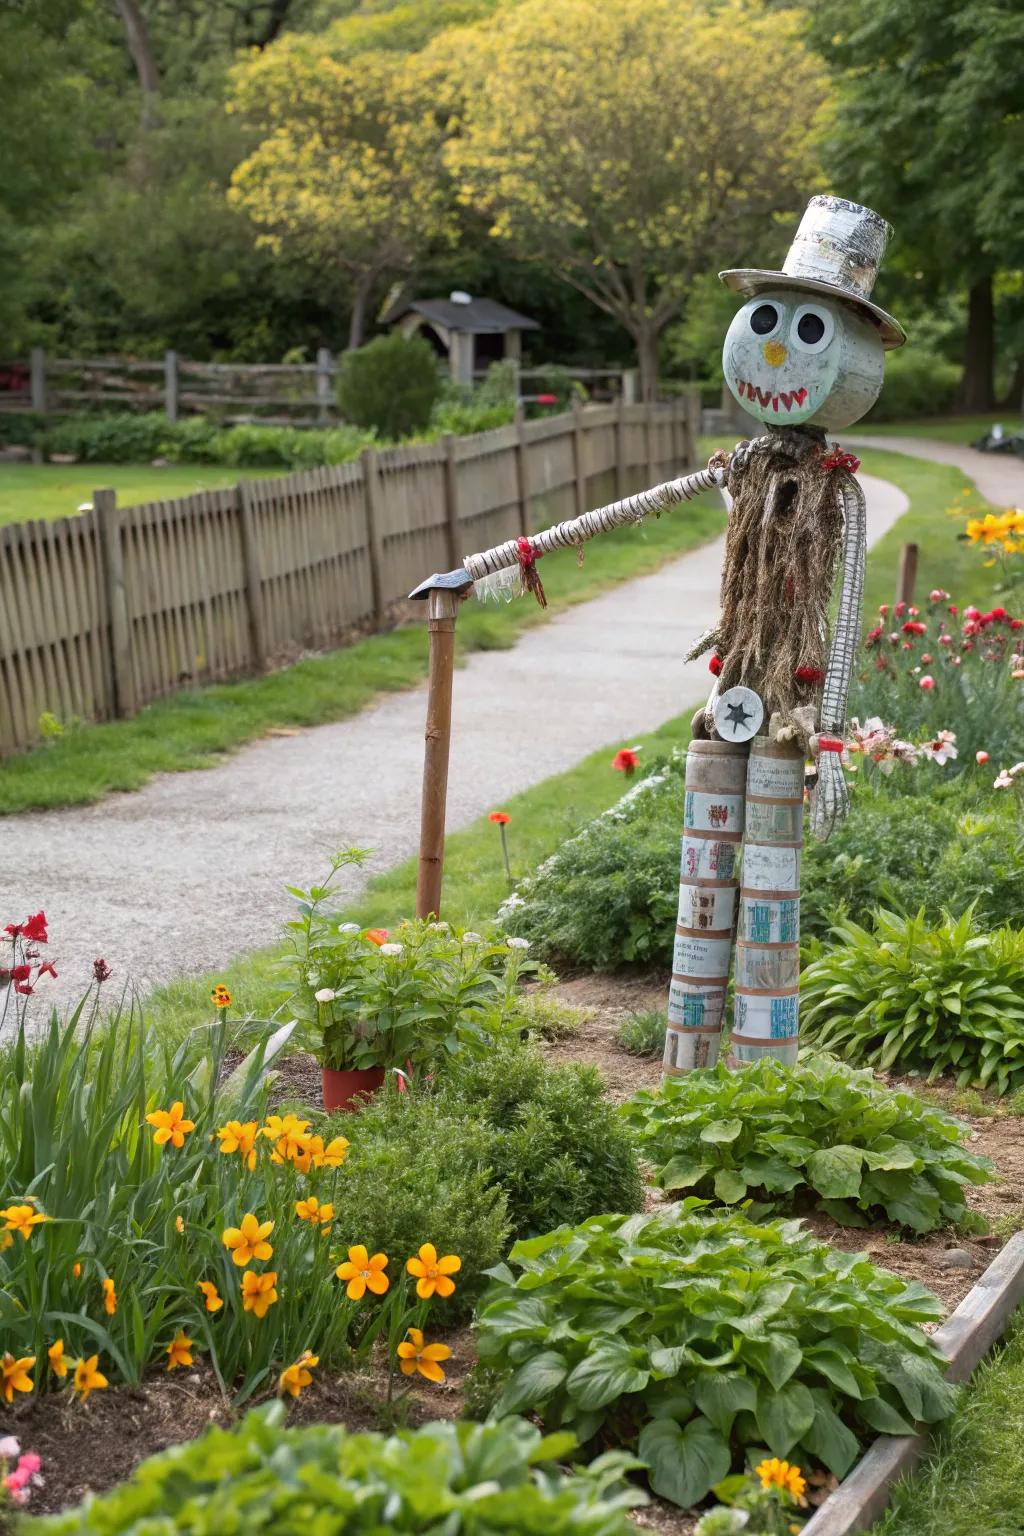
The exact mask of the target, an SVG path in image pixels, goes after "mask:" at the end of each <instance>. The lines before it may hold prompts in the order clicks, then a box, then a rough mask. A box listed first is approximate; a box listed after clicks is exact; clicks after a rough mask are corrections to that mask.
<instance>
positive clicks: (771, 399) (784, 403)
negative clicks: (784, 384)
mask: <svg viewBox="0 0 1024 1536" xmlns="http://www.w3.org/2000/svg"><path fill="white" fill-rule="evenodd" d="M736 387H737V388H738V390H739V392H740V395H741V397H742V396H743V395H746V397H747V399H748V400H755V401H756V402H757V404H758V405H759V406H760V407H761V408H762V410H764V409H766V408H767V407H768V406H769V405H770V406H771V408H772V410H773V411H777V410H778V409H779V407H780V406H781V407H782V409H783V410H785V411H791V410H792V409H793V407H794V406H801V405H803V403H804V401H805V400H806V399H807V391H806V389H790V390H785V389H781V390H779V392H778V394H777V395H773V394H772V392H771V390H770V389H758V387H757V385H756V384H751V383H750V382H749V381H748V380H747V379H737V380H736Z"/></svg>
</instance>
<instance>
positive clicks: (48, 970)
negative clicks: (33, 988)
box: [36, 960, 57, 981]
mask: <svg viewBox="0 0 1024 1536" xmlns="http://www.w3.org/2000/svg"><path fill="white" fill-rule="evenodd" d="M41 976H52V977H53V979H54V981H56V980H57V972H56V971H55V970H54V968H53V965H52V964H51V962H50V961H49V960H45V961H44V962H43V964H42V965H41V966H40V967H39V970H38V971H37V972H36V981H38V980H39V978H40V977H41Z"/></svg>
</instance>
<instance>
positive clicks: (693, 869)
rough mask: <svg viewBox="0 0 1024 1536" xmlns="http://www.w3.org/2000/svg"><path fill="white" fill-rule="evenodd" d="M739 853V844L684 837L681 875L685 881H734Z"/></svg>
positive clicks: (706, 838) (712, 838)
mask: <svg viewBox="0 0 1024 1536" xmlns="http://www.w3.org/2000/svg"><path fill="white" fill-rule="evenodd" d="M739 851H740V850H739V844H738V843H720V842H719V841H718V839H717V838H714V837H686V836H684V837H683V859H682V864H681V866H680V871H679V872H680V875H681V877H682V879H684V880H734V879H735V878H736V862H737V857H738V855H739Z"/></svg>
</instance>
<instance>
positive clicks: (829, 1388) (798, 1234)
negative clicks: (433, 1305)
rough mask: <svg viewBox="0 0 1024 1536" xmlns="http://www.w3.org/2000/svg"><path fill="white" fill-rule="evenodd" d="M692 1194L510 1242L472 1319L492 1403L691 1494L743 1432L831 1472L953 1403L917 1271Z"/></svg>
mask: <svg viewBox="0 0 1024 1536" xmlns="http://www.w3.org/2000/svg"><path fill="white" fill-rule="evenodd" d="M702 1207H703V1202H701V1201H697V1200H686V1201H684V1202H683V1203H682V1204H681V1205H677V1206H670V1207H666V1208H664V1209H662V1210H660V1211H659V1212H657V1213H646V1214H644V1215H638V1216H631V1217H629V1218H628V1219H626V1220H624V1219H623V1218H622V1217H621V1216H602V1217H599V1218H598V1219H597V1220H594V1221H589V1222H586V1223H584V1224H583V1225H582V1226H579V1227H576V1228H569V1227H563V1228H561V1229H559V1230H558V1231H557V1232H551V1233H548V1234H547V1235H545V1236H543V1237H538V1238H533V1239H530V1240H529V1241H527V1242H521V1243H517V1244H516V1246H515V1247H514V1248H513V1250H512V1253H511V1255H510V1258H509V1262H508V1264H503V1265H499V1266H498V1268H497V1269H495V1270H494V1271H493V1284H492V1286H491V1287H490V1289H489V1290H488V1291H487V1293H486V1295H485V1296H484V1298H483V1301H482V1303H481V1306H480V1309H479V1312H478V1321H477V1343H478V1349H479V1353H480V1357H481V1359H482V1361H483V1363H484V1365H485V1367H491V1368H496V1369H499V1370H501V1371H503V1372H505V1374H506V1384H505V1387H504V1391H503V1393H502V1396H501V1398H500V1401H499V1404H498V1411H499V1412H503V1413H504V1412H508V1413H515V1412H521V1411H526V1412H530V1413H534V1414H537V1415H538V1416H539V1417H540V1419H541V1420H542V1421H543V1423H544V1425H545V1426H546V1427H547V1428H548V1429H558V1428H565V1429H570V1430H572V1432H573V1433H574V1434H575V1435H576V1436H577V1438H578V1439H579V1440H580V1442H581V1443H587V1442H589V1441H591V1440H593V1439H595V1438H596V1437H598V1436H600V1437H602V1438H607V1439H609V1440H611V1441H612V1442H613V1443H616V1444H619V1445H623V1446H633V1445H634V1444H635V1445H636V1447H637V1453H638V1455H639V1456H640V1457H641V1459H642V1460H643V1461H644V1462H646V1464H647V1466H648V1468H649V1476H650V1481H651V1486H652V1487H653V1488H654V1490H655V1492H656V1493H659V1494H661V1495H662V1496H663V1497H664V1498H667V1499H671V1500H672V1501H673V1502H674V1503H676V1504H680V1505H683V1506H689V1505H692V1504H694V1503H696V1502H697V1501H698V1500H699V1499H702V1498H703V1497H704V1496H705V1495H706V1494H707V1492H708V1490H709V1489H710V1488H711V1487H712V1486H713V1485H714V1484H715V1483H717V1482H719V1481H720V1480H721V1479H722V1478H724V1477H725V1476H726V1474H727V1473H728V1472H729V1471H730V1470H732V1469H733V1467H734V1463H739V1465H742V1460H743V1458H744V1455H745V1452H746V1449H747V1448H748V1447H750V1446H762V1445H767V1446H768V1448H769V1449H770V1451H771V1452H772V1453H773V1454H774V1455H776V1456H789V1457H792V1459H795V1460H798V1461H800V1463H801V1465H807V1462H808V1461H812V1462H823V1463H824V1464H825V1466H827V1467H828V1468H829V1469H830V1470H831V1471H833V1472H834V1473H835V1474H836V1476H838V1477H841V1476H843V1475H844V1474H845V1473H846V1471H847V1470H848V1469H849V1467H850V1466H851V1465H852V1464H853V1462H854V1460H855V1459H856V1457H857V1454H858V1451H859V1448H860V1446H861V1445H862V1443H863V1441H864V1440H865V1439H866V1438H868V1437H870V1436H871V1435H872V1434H873V1433H875V1432H876V1431H881V1432H883V1433H888V1434H907V1433H909V1432H910V1430H911V1428H912V1426H913V1423H914V1422H915V1421H918V1420H923V1421H924V1422H926V1423H933V1422H935V1421H936V1420H938V1419H942V1418H944V1417H945V1416H946V1415H947V1414H948V1413H949V1412H950V1411H951V1409H952V1406H953V1403H954V1389H953V1388H952V1387H951V1386H950V1385H949V1384H948V1383H947V1382H946V1381H945V1379H944V1377H943V1374H942V1361H941V1357H940V1356H939V1353H938V1351H937V1349H936V1348H935V1346H934V1345H933V1344H932V1343H931V1341H930V1340H929V1338H928V1337H927V1335H926V1334H925V1333H924V1332H923V1331H922V1329H921V1326H920V1325H921V1324H922V1323H923V1322H926V1321H929V1320H932V1319H934V1318H937V1317H939V1316H941V1311H942V1309H941V1307H940V1305H939V1303H938V1301H937V1300H936V1299H935V1297H934V1296H932V1295H931V1294H930V1292H928V1291H927V1290H925V1288H924V1287H923V1286H920V1285H918V1284H917V1283H912V1284H904V1282H903V1281H901V1280H899V1279H897V1277H896V1276H895V1275H891V1274H888V1273H886V1272H885V1271H884V1270H878V1269H875V1267H874V1266H873V1265H872V1264H870V1263H869V1262H868V1261H867V1260H866V1259H865V1258H863V1257H858V1256H857V1255H854V1254H847V1253H840V1252H837V1251H835V1250H833V1249H830V1248H828V1247H827V1246H825V1245H824V1244H822V1243H819V1242H816V1241H815V1240H814V1238H813V1237H811V1236H810V1234H809V1233H807V1232H805V1231H803V1230H802V1228H801V1226H800V1223H799V1222H796V1221H789V1222H783V1221H774V1222H768V1223H765V1224H763V1225H755V1224H754V1223H753V1222H751V1221H749V1220H747V1218H746V1217H744V1216H741V1215H739V1214H737V1213H733V1212H730V1213H728V1214H722V1215H718V1216H715V1215H707V1214H704V1211H703V1208H702ZM737 1470H738V1467H737Z"/></svg>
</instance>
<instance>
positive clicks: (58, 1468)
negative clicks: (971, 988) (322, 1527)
mask: <svg viewBox="0 0 1024 1536" xmlns="http://www.w3.org/2000/svg"><path fill="white" fill-rule="evenodd" d="M666 988H667V976H664V977H663V976H661V975H656V976H651V975H647V976H640V977H635V976H634V977H625V978H623V977H610V976H594V975H586V976H578V977H573V978H569V979H567V980H564V981H562V982H560V983H559V984H558V986H557V987H556V988H555V989H554V995H555V996H556V997H557V998H558V999H559V1001H561V1002H564V1003H567V1004H571V1005H573V1006H574V1007H578V1008H581V1009H585V1010H586V1017H585V1022H584V1023H583V1024H582V1025H581V1027H580V1029H579V1031H578V1032H577V1033H575V1034H572V1035H568V1036H563V1037H561V1038H559V1039H558V1040H555V1041H553V1042H551V1043H549V1044H548V1045H547V1046H546V1050H547V1051H548V1054H549V1056H550V1058H551V1059H552V1060H553V1061H559V1062H567V1061H581V1062H587V1063H590V1064H593V1065H595V1066H597V1067H599V1068H600V1070H601V1071H602V1073H603V1075H604V1077H605V1081H606V1083H607V1087H608V1094H609V1096H610V1097H611V1098H612V1099H613V1100H615V1101H616V1102H621V1101H622V1100H624V1099H626V1098H628V1097H629V1096H630V1094H632V1093H634V1092H635V1091H636V1089H638V1088H641V1087H656V1086H657V1084H658V1082H659V1079H660V1064H659V1063H658V1062H657V1061H654V1060H651V1059H650V1058H645V1057H638V1056H631V1055H629V1054H628V1053H627V1052H625V1051H623V1050H622V1049H621V1047H620V1046H618V1045H617V1044H616V1042H615V1035H616V1032H617V1031H618V1028H619V1026H620V1025H621V1024H622V1022H623V1021H624V1020H625V1019H627V1018H629V1017H630V1016H631V1015H632V1014H634V1013H640V1012H643V1011H645V1010H647V1009H650V1008H658V1007H661V1006H662V1005H663V1003H664V997H665V992H666ZM890 1081H891V1082H893V1084H894V1085H898V1086H900V1087H911V1088H912V1087H914V1086H919V1085H915V1083H914V1082H913V1081H912V1080H909V1079H906V1078H902V1079H895V1078H893V1079H890ZM929 1095H930V1096H931V1097H933V1098H935V1099H937V1100H939V1101H943V1100H945V1101H949V1104H948V1107H950V1108H951V1109H953V1112H957V1111H956V1110H955V1108H954V1106H953V1104H952V1101H953V1100H954V1098H955V1090H954V1089H953V1087H952V1085H950V1084H941V1083H940V1084H936V1085H933V1087H932V1088H931V1089H929ZM272 1100H273V1103H274V1106H275V1107H277V1106H280V1105H281V1104H283V1103H288V1104H306V1105H310V1106H315V1105H319V1104H320V1103H321V1093H320V1069H319V1067H318V1065H317V1063H316V1062H315V1061H314V1060H313V1058H312V1057H310V1056H305V1055H295V1056H292V1057H289V1058H288V1059H287V1060H285V1061H284V1062H282V1063H280V1065H279V1067H278V1069H277V1078H276V1080H275V1084H274V1089H273V1093H272ZM991 1108H992V1111H993V1112H992V1113H991V1114H988V1115H983V1116H972V1115H966V1114H963V1113H960V1118H961V1119H963V1120H964V1121H966V1122H967V1124H968V1125H969V1126H970V1135H969V1144H970V1147H971V1150H972V1151H975V1152H978V1153H981V1154H983V1155H984V1156H986V1157H989V1158H991V1159H992V1162H993V1163H994V1164H995V1167H996V1170H997V1175H998V1176H997V1179H996V1180H995V1181H994V1182H993V1183H992V1184H990V1185H986V1186H982V1187H981V1188H974V1187H972V1188H970V1189H969V1191H968V1194H967V1200H968V1204H969V1206H970V1207H971V1209H972V1210H974V1211H977V1212H978V1213H979V1214H980V1215H982V1216H984V1217H985V1218H986V1219H987V1221H988V1222H989V1223H990V1225H991V1226H992V1227H993V1232H992V1234H991V1235H990V1236H986V1237H969V1236H960V1235H958V1234H954V1233H952V1232H939V1233H933V1234H931V1235H929V1236H927V1237H914V1236H913V1235H912V1234H902V1233H894V1232H891V1231H886V1230H885V1229H883V1228H876V1229H870V1228H869V1229H850V1228H844V1227H840V1226H838V1225H837V1224H836V1223H835V1222H833V1221H832V1220H830V1219H829V1218H828V1217H825V1216H821V1215H819V1214H816V1213H812V1214H811V1215H810V1216H808V1217H807V1222H808V1226H809V1227H810V1228H811V1229H812V1230H813V1231H814V1232H815V1233H816V1234H817V1235H818V1236H819V1237H821V1238H822V1239H823V1240H824V1241H826V1242H829V1243H831V1244H833V1245H834V1246H835V1247H837V1248H842V1249H845V1250H847V1251H850V1252H862V1253H867V1254H869V1255H870V1256H871V1258H872V1259H873V1260H874V1261H875V1263H877V1264H878V1265H879V1266H881V1267H883V1268H885V1269H889V1270H892V1271H893V1272H894V1273H895V1274H898V1275H900V1276H902V1277H904V1278H906V1279H908V1280H909V1279H917V1280H921V1281H923V1282H924V1284H926V1285H927V1286H929V1288H930V1289H931V1290H933V1291H934V1292H935V1293H936V1294H937V1295H938V1296H939V1297H940V1299H941V1300H942V1301H943V1303H944V1304H945V1305H946V1307H947V1308H948V1309H950V1310H952V1308H953V1307H955V1306H956V1305H957V1303H958V1302H959V1301H961V1300H962V1299H963V1297H964V1296H965V1295H966V1294H967V1292H968V1291H969V1290H970V1288H971V1286H972V1285H973V1284H974V1283H975V1281H976V1280H977V1278H978V1276H979V1275H980V1273H981V1271H982V1270H983V1269H984V1268H985V1266H986V1265H987V1264H989V1263H990V1262H991V1260H992V1258H993V1257H994V1255H995V1254H996V1252H997V1251H998V1250H999V1248H1000V1247H1001V1246H1002V1244H1003V1243H1004V1242H1005V1241H1006V1238H1007V1237H1008V1236H1009V1234H1010V1232H1011V1231H1013V1230H1016V1229H1017V1228H1018V1227H1024V1135H1022V1122H1021V1120H1020V1119H1019V1118H1018V1117H1016V1116H1013V1115H1010V1114H1009V1113H1007V1112H1006V1111H1005V1110H1002V1109H1000V1108H999V1107H998V1102H997V1101H995V1100H992V1101H991ZM659 1199H660V1195H659V1194H658V1193H657V1192H655V1191H652V1203H655V1202H656V1201H657V1200H659ZM950 1250H956V1251H957V1257H956V1260H955V1261H952V1260H951V1259H950V1258H948V1257H947V1255H948V1254H949V1253H950ZM961 1256H963V1257H961ZM447 1342H448V1343H449V1344H450V1345H451V1346H452V1351H453V1354H452V1359H451V1361H450V1362H448V1364H447V1365H446V1371H447V1372H448V1379H447V1381H446V1382H445V1384H444V1386H443V1387H428V1386H426V1385H419V1386H416V1387H414V1388H413V1389H412V1390H411V1391H410V1393H409V1395H408V1396H407V1397H406V1398H405V1399H404V1401H403V1404H402V1416H401V1422H405V1423H408V1424H410V1425H418V1424H421V1423H425V1422H427V1421H428V1420H430V1419H440V1418H450V1419H453V1418H457V1417H458V1416H459V1414H460V1412H461V1410H462V1403H463V1387H464V1383H465V1379H466V1376H467V1375H468V1374H469V1372H470V1370H471V1369H472V1366H473V1363H474V1354H473V1345H472V1334H471V1331H470V1330H469V1329H468V1328H462V1329H458V1330H455V1331H454V1332H453V1333H452V1334H450V1335H448V1337H447ZM385 1393H386V1367H385V1364H384V1362H383V1361H382V1360H379V1359H375V1360H374V1361H373V1362H371V1364H370V1366H369V1367H368V1368H366V1369H363V1370H358V1371H346V1372H344V1373H341V1374H335V1375H325V1373H323V1372H322V1371H319V1372H318V1373H317V1380H316V1383H315V1385H314V1386H313V1387H310V1388H309V1389H308V1390H307V1391H305V1392H304V1393H303V1394H302V1396H301V1398H300V1399H299V1400H298V1401H296V1402H294V1403H289V1408H288V1418H289V1422H290V1423H312V1422H327V1423H343V1424H346V1425H347V1426H348V1427H349V1428H350V1429H355V1430H362V1429H381V1428H386V1427H387V1422H388V1421H387V1415H386V1412H385V1411H384V1398H385ZM259 1400H260V1399H257V1400H256V1401H259ZM264 1400H265V1399H264ZM235 1417H236V1414H235V1412H234V1411H233V1410H232V1409H231V1407H230V1405H229V1404H228V1403H226V1402H225V1401H224V1399H223V1397H222V1396H221V1393H220V1390H219V1388H218V1386H217V1383H216V1381H215V1379H214V1377H213V1375H212V1372H210V1371H209V1369H208V1368H206V1367H203V1366H200V1367H198V1368H196V1369H195V1370H190V1371H187V1372H186V1371H178V1372H175V1373H174V1374H173V1375H168V1374H167V1373H166V1372H163V1373H160V1372H157V1373H155V1374H154V1375H153V1376H151V1377H149V1378H148V1379H147V1380H146V1382H145V1383H144V1384H143V1385H142V1386H140V1387H127V1386H120V1387H112V1388H111V1389H110V1390H109V1391H106V1392H98V1393H94V1394H93V1395H92V1396H91V1397H90V1399H89V1401H88V1402H87V1403H86V1404H84V1405H79V1404H76V1403H73V1402H72V1401H71V1399H70V1394H66V1393H62V1394H60V1395H59V1396H58V1395H55V1394H46V1395H43V1396H40V1397H38V1398H32V1399H28V1400H26V1401H25V1402H24V1403H19V1404H18V1407H17V1409H16V1411H15V1412H14V1413H12V1414H9V1415H8V1416H7V1417H6V1419H5V1425H6V1426H7V1428H8V1430H9V1432H10V1433H13V1434H16V1435H17V1436H18V1437H19V1439H20V1440H21V1442H22V1446H23V1448H25V1449H32V1450H35V1451H37V1452H38V1453H39V1454H40V1455H41V1456H42V1458H43V1469H44V1473H45V1475H46V1486H45V1487H44V1488H42V1489H40V1490H38V1492H37V1494H36V1495H35V1497H34V1498H33V1500H32V1509H33V1511H34V1512H36V1513H47V1512H55V1511H57V1510H60V1509H64V1508H67V1507H68V1506H69V1505H71V1504H75V1503H78V1502H79V1501H80V1500H81V1499H82V1498H83V1497H84V1496H85V1494H86V1493H87V1492H89V1491H90V1490H92V1491H94V1492H102V1491H103V1490H104V1489H106V1488H109V1487H112V1486H113V1485H114V1484H116V1483H119V1482H122V1481H124V1479H125V1478H127V1477H128V1476H130V1474H131V1472H132V1470H133V1469H134V1467H135V1466H137V1464H138V1463H139V1462H140V1461H142V1460H144V1459H145V1458H146V1457H147V1456H150V1455H152V1454H153V1453H154V1452H156V1451H159V1450H163V1449H165V1448H166V1447H168V1446H171V1445H176V1444H180V1443H182V1442H183V1441H186V1440H190V1439H192V1438H193V1437H194V1436H196V1435H198V1434H201V1433H202V1431H203V1430H204V1429H206V1428H207V1427H208V1426H209V1425H211V1424H215V1423H216V1424H229V1423H231V1422H232V1420H233V1419H234V1418H235ZM825 1492H827V1489H822V1491H821V1493H822V1496H823V1495H824V1493H825ZM635 1520H636V1523H637V1525H638V1526H640V1527H641V1528H642V1529H644V1530H649V1531H651V1532H654V1533H656V1536H691V1533H692V1531H693V1527H694V1523H695V1521H694V1518H693V1517H691V1516H689V1515H687V1514H685V1513H684V1512H683V1511H681V1510H678V1509H675V1508H674V1507H673V1506H671V1505H667V1504H663V1503H662V1502H661V1501H660V1500H654V1501H653V1502H652V1503H651V1504H650V1505H649V1506H648V1507H647V1508H646V1509H641V1510H638V1511H637V1512H636V1515H635Z"/></svg>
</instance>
